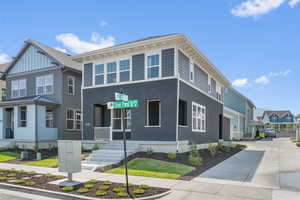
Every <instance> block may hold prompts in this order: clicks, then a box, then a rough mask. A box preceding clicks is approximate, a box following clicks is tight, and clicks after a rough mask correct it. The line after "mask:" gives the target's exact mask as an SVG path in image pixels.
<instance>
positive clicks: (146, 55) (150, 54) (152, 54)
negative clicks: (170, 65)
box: [144, 51, 162, 80]
mask: <svg viewBox="0 0 300 200" xmlns="http://www.w3.org/2000/svg"><path fill="white" fill-rule="evenodd" d="M154 55H158V57H159V58H158V63H159V65H155V66H151V68H152V67H157V66H158V67H159V69H158V77H154V78H148V56H154ZM161 72H162V69H161V51H153V52H147V53H145V66H144V74H145V76H144V79H145V80H151V79H159V78H161V77H162V75H161Z"/></svg>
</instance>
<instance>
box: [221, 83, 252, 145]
mask: <svg viewBox="0 0 300 200" xmlns="http://www.w3.org/2000/svg"><path fill="white" fill-rule="evenodd" d="M254 109H255V105H254V104H253V103H252V101H251V100H250V99H248V98H247V97H245V96H244V95H242V94H241V93H240V92H238V91H237V90H235V89H234V88H232V87H228V88H226V89H225V94H224V139H232V138H235V139H243V138H246V137H248V138H249V137H250V138H251V137H253V136H254V135H253V126H252V125H251V124H252V122H253V120H254V116H253V115H254Z"/></svg>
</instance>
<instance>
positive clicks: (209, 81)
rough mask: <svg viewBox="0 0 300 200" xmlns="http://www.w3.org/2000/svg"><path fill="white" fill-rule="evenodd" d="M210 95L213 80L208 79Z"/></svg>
mask: <svg viewBox="0 0 300 200" xmlns="http://www.w3.org/2000/svg"><path fill="white" fill-rule="evenodd" d="M208 93H211V78H210V77H208Z"/></svg>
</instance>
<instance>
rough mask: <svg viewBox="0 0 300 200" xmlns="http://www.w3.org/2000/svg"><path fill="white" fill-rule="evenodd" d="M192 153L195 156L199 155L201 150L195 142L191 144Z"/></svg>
mask: <svg viewBox="0 0 300 200" xmlns="http://www.w3.org/2000/svg"><path fill="white" fill-rule="evenodd" d="M190 155H192V156H193V157H199V151H198V149H197V146H196V145H195V144H193V145H192V146H191V150H190Z"/></svg>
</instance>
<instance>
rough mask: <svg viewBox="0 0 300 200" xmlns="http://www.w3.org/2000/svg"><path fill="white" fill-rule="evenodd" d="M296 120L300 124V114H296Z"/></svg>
mask: <svg viewBox="0 0 300 200" xmlns="http://www.w3.org/2000/svg"><path fill="white" fill-rule="evenodd" d="M295 122H296V123H297V124H300V114H298V115H296V116H295Z"/></svg>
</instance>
